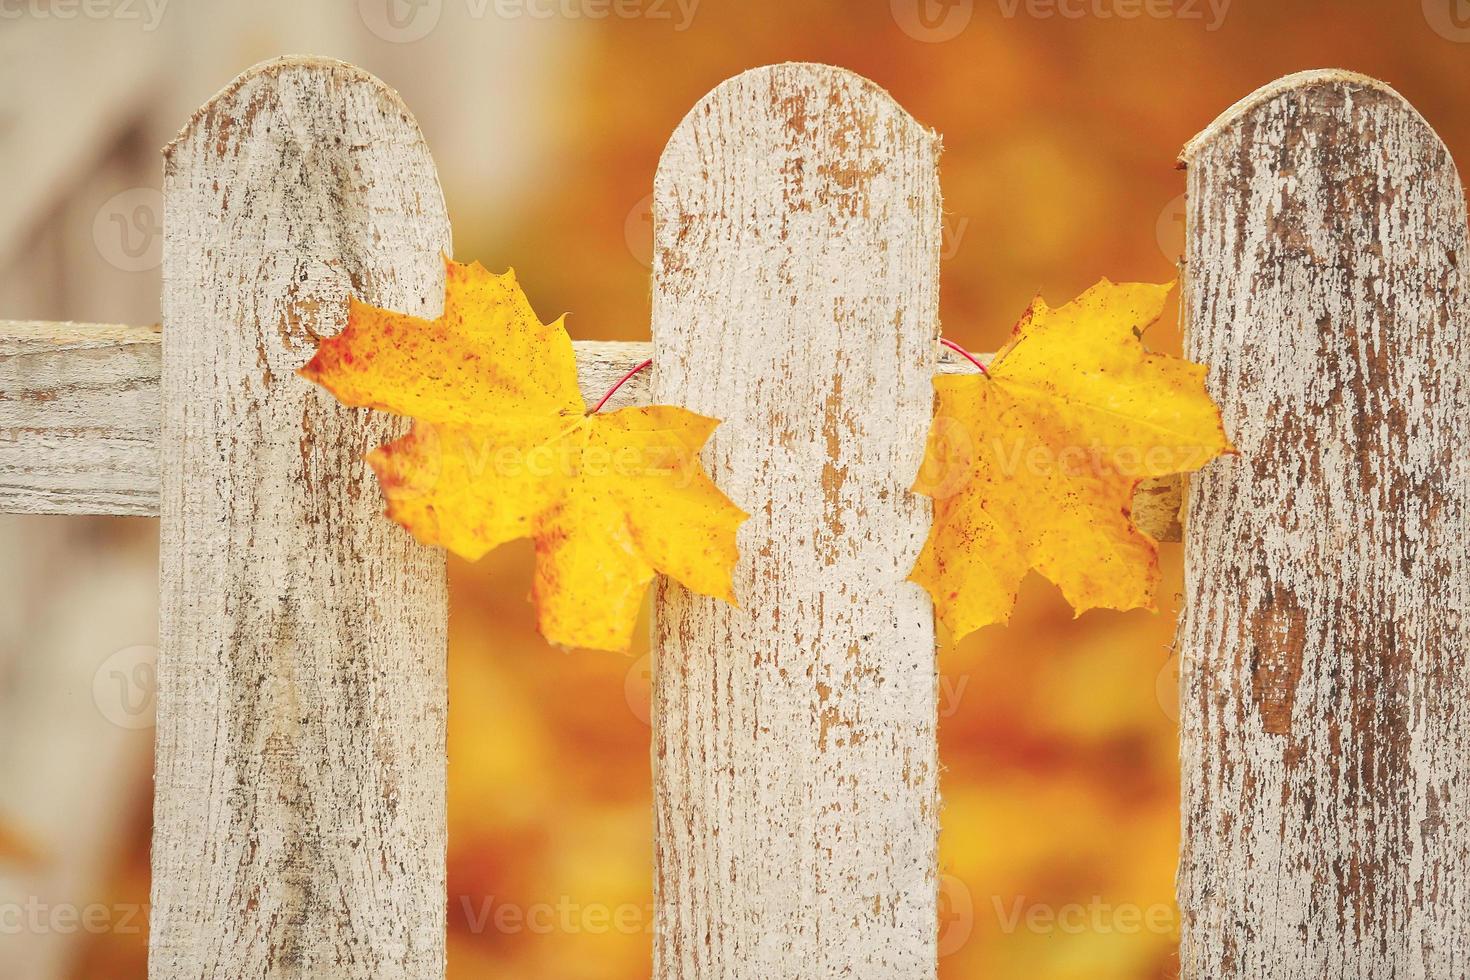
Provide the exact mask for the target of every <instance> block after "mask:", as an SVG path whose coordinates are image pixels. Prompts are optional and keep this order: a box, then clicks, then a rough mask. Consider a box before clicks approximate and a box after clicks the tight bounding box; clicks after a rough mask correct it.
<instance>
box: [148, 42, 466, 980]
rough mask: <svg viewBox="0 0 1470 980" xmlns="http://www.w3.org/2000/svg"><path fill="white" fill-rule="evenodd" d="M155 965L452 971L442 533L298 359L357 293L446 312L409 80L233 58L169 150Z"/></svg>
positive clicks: (382, 975)
mask: <svg viewBox="0 0 1470 980" xmlns="http://www.w3.org/2000/svg"><path fill="white" fill-rule="evenodd" d="M164 198H165V228H166V232H165V234H166V240H165V245H164V270H163V271H164V291H163V320H164V323H163V334H164V337H163V340H164V345H163V374H162V389H161V390H162V404H163V411H164V414H163V422H162V445H163V446H165V447H167V448H166V450H165V452H164V453H163V454H162V466H161V473H162V491H161V501H160V511H161V513H160V518H161V524H160V536H161V546H160V551H161V557H160V560H161V564H162V575H161V592H162V622H161V634H162V636H161V646H160V654H159V662H158V701H157V703H158V728H157V773H156V799H155V806H154V836H153V913H152V934H151V942H150V953H151V955H150V977H151V978H152V980H183V978H203V977H208V978H211V980H227V978H241V980H243V978H261V977H269V978H287V977H290V978H298V977H311V978H344V980H346V978H353V980H357V978H360V980H369V978H371V980H431V978H435V977H442V976H443V972H444V942H445V879H444V857H445V756H444V751H445V749H444V737H445V728H444V725H445V695H446V691H445V617H446V608H445V607H446V602H445V585H444V564H443V558H442V555H441V554H440V553H439V552H437V551H434V550H430V549H426V548H422V547H420V546H418V545H416V544H415V543H414V542H413V540H412V538H411V537H410V536H409V535H406V534H404V533H403V532H402V530H401V529H400V528H397V527H395V526H393V525H392V524H391V523H390V522H388V521H386V520H383V519H382V516H381V514H382V502H381V499H380V496H379V493H378V489H377V487H376V485H375V481H374V480H373V477H372V476H371V474H370V472H369V471H368V469H367V467H366V465H365V464H364V463H363V461H362V455H363V454H364V453H365V452H366V451H367V450H369V449H371V448H372V447H374V446H376V445H378V444H379V443H381V442H383V441H384V440H386V439H389V438H393V437H395V436H397V435H399V434H401V433H402V432H403V431H404V428H405V426H404V424H403V423H402V421H401V420H397V419H393V418H390V417H387V416H384V415H378V414H373V413H368V412H363V411H355V410H351V409H347V408H344V407H342V406H340V405H339V404H337V403H336V401H334V400H333V398H332V397H331V396H330V395H329V394H327V393H326V392H325V391H322V390H320V389H318V388H315V387H313V386H312V385H311V384H309V383H308V382H306V381H304V380H303V379H301V378H299V377H298V376H297V375H296V374H295V373H294V372H295V370H296V369H297V368H298V367H299V366H300V365H301V364H302V363H303V362H305V361H306V360H307V359H308V358H309V357H310V355H311V353H312V351H313V350H314V348H315V341H316V338H318V337H321V336H324V335H330V334H333V333H336V332H337V331H338V330H340V329H341V328H342V327H343V326H344V324H345V317H346V300H347V296H348V294H349V293H352V294H355V295H357V296H361V297H363V298H365V299H367V300H368V301H370V302H373V303H377V304H379V305H382V306H386V307H390V308H392V309H396V310H405V311H409V312H413V313H417V314H420V315H425V316H434V315H437V313H438V311H439V308H440V306H441V303H442V298H443V268H442V263H441V259H440V255H441V253H442V252H445V251H447V250H448V248H449V225H448V220H447V218H446V216H445V212H444V204H443V198H442V195H441V193H440V190H439V185H438V180H437V177H436V175H435V169H434V164H433V161H432V160H431V158H430V156H429V153H428V150H427V149H426V147H425V146H424V142H423V139H422V137H421V136H420V134H419V131H418V127H417V126H416V124H415V123H414V121H413V119H412V117H411V116H410V115H409V113H408V111H407V109H405V108H404V106H403V104H402V103H401V102H400V101H399V99H398V98H397V96H396V95H395V94H394V93H393V92H391V91H389V90H388V89H387V88H385V87H384V86H383V85H382V84H381V83H380V82H378V81H377V80H376V79H374V78H372V77H371V76H368V75H366V74H364V73H363V72H361V71H359V70H358V69H355V68H352V67H351V66H348V65H344V64H340V63H336V62H328V61H319V60H303V59H293V60H286V61H279V62H273V63H270V64H267V65H263V66H260V67H257V68H255V69H252V70H251V71H249V72H247V73H245V74H244V75H242V76H241V77H240V78H239V79H237V80H236V81H235V82H234V84H232V85H231V86H230V87H229V88H227V89H226V90H225V91H224V92H222V93H221V94H220V95H218V96H216V97H215V99H214V100H212V101H211V102H210V103H208V104H207V105H206V106H205V107H204V108H203V109H201V110H200V111H199V112H198V113H197V114H196V116H195V118H194V119H193V120H192V121H191V122H190V123H189V125H188V126H187V127H185V129H184V131H183V132H182V133H181V134H180V136H179V138H178V140H177V141H176V142H175V143H174V144H173V145H172V146H170V147H169V148H168V150H167V151H166V166H165V177H164Z"/></svg>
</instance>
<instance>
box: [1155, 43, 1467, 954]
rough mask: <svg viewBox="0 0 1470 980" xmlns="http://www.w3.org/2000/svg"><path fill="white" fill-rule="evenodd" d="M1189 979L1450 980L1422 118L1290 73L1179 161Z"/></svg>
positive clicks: (1449, 273)
mask: <svg viewBox="0 0 1470 980" xmlns="http://www.w3.org/2000/svg"><path fill="white" fill-rule="evenodd" d="M1184 159H1185V161H1186V163H1187V166H1188V170H1189V206H1188V224H1189V229H1188V242H1189V244H1188V257H1187V260H1188V273H1189V274H1188V294H1187V299H1186V304H1185V308H1186V315H1187V335H1188V340H1187V344H1186V348H1187V354H1188V356H1190V357H1192V358H1194V359H1196V360H1201V361H1204V362H1206V363H1208V364H1209V365H1210V389H1211V391H1212V393H1213V394H1214V396H1215V398H1216V399H1217V400H1218V401H1219V403H1220V405H1221V407H1222V409H1223V411H1224V414H1225V419H1226V427H1227V430H1228V431H1229V432H1230V435H1231V436H1232V438H1233V439H1234V440H1235V444H1236V445H1237V446H1238V447H1240V450H1241V456H1240V457H1239V458H1237V459H1232V460H1227V461H1222V462H1221V463H1217V464H1215V465H1214V466H1211V467H1210V468H1208V469H1207V470H1206V471H1205V472H1204V473H1203V474H1202V475H1200V476H1199V477H1197V478H1196V479H1195V481H1194V485H1193V488H1192V490H1191V493H1190V512H1189V516H1188V522H1187V527H1186V534H1185V539H1186V541H1187V574H1186V616H1185V620H1184V622H1183V623H1182V625H1181V637H1182V649H1181V665H1182V685H1183V696H1182V704H1181V714H1182V717H1181V725H1182V739H1183V750H1182V751H1183V768H1184V773H1183V793H1184V796H1183V831H1184V849H1183V855H1182V860H1181V868H1180V878H1179V902H1180V906H1181V911H1182V913H1183V936H1182V949H1181V958H1182V965H1183V975H1184V976H1185V977H1186V978H1190V980H1230V978H1249V980H1258V978H1269V980H1321V978H1324V977H1331V978H1333V980H1349V978H1357V980H1388V978H1435V980H1448V978H1451V977H1464V976H1467V975H1470V668H1467V663H1466V652H1467V648H1470V642H1467V641H1470V636H1467V630H1470V623H1467V622H1466V621H1465V619H1464V615H1465V612H1466V607H1467V599H1470V555H1467V548H1470V545H1467V538H1466V531H1465V529H1466V518H1467V516H1470V514H1467V510H1470V499H1467V498H1470V467H1467V453H1466V433H1467V432H1470V350H1467V342H1470V329H1467V327H1470V309H1467V288H1466V281H1465V272H1464V269H1465V265H1466V262H1467V260H1470V252H1467V249H1466V245H1467V242H1466V223H1465V218H1466V215H1465V202H1464V198H1463V195H1462V191H1461V183H1460V178H1459V175H1458V173H1457V172H1456V170H1455V166H1454V163H1453V162H1452V161H1451V160H1450V158H1449V156H1448V154H1447V153H1446V151H1445V148H1444V146H1443V145H1442V144H1441V143H1440V141H1439V139H1438V137H1437V136H1436V135H1435V134H1434V132H1433V131H1432V130H1431V129H1430V128H1429V126H1428V125H1427V124H1426V123H1425V122H1424V120H1423V119H1421V118H1420V117H1419V115H1418V114H1417V113H1416V112H1414V110H1413V109H1412V108H1411V107H1410V106H1409V105H1408V104H1407V103H1406V102H1404V100H1403V99H1402V98H1400V97H1399V96H1398V95H1397V94H1396V93H1394V92H1393V91H1392V90H1390V89H1389V88H1387V87H1386V86H1384V85H1382V84H1381V83H1379V82H1375V81H1373V80H1371V79H1367V78H1362V77H1359V76H1353V75H1348V74H1344V73H1341V72H1317V73H1311V74H1306V75H1297V76H1292V77H1290V78H1286V79H1282V80H1281V81H1279V82H1277V83H1275V84H1273V85H1271V86H1269V87H1267V88H1265V89H1263V90H1261V91H1260V92H1258V93H1256V94H1255V95H1253V96H1251V97H1250V98H1249V99H1247V100H1245V101H1244V102H1242V103H1240V104H1239V105H1237V106H1236V107H1235V108H1233V109H1231V110H1230V111H1229V112H1227V113H1226V114H1225V115H1224V116H1223V117H1221V119H1220V120H1219V121H1217V122H1216V123H1215V124H1213V125H1212V126H1211V127H1210V128H1209V129H1208V130H1206V131H1205V132H1204V133H1203V134H1201V136H1200V137H1198V138H1197V139H1196V140H1195V141H1194V142H1192V143H1191V144H1190V145H1189V147H1188V148H1187V149H1186V151H1185V154H1184Z"/></svg>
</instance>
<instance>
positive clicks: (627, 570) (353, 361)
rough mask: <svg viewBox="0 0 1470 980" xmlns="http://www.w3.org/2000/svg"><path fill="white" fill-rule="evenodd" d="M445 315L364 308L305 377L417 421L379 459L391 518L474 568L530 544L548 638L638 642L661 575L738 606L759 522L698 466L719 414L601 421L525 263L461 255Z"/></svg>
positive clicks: (600, 644) (670, 411)
mask: <svg viewBox="0 0 1470 980" xmlns="http://www.w3.org/2000/svg"><path fill="white" fill-rule="evenodd" d="M445 268H446V276H445V291H444V313H443V315H442V316H440V317H439V318H438V319H435V320H424V319H420V318H418V317H413V316H409V315H407V314H403V313H394V312H390V311H388V310H382V309H379V308H377V307H375V306H370V305H367V304H365V303H359V302H357V301H356V300H354V301H352V303H351V308H350V310H349V314H348V321H347V327H346V329H345V330H343V331H342V333H341V334H339V335H338V336H336V337H333V338H331V339H329V340H325V341H323V342H322V344H321V346H320V347H319V348H318V350H317V353H316V356H315V357H313V358H312V360H311V362H310V363H308V364H307V365H306V366H305V367H303V368H302V369H301V374H302V375H303V376H304V377H306V378H308V379H310V380H312V381H315V382H317V383H318V384H320V385H322V386H324V387H325V388H327V389H328V390H329V391H331V392H332V393H333V394H334V395H336V396H337V397H338V398H339V399H340V400H341V401H343V402H345V403H346V404H349V405H360V406H368V407H371V408H377V409H381V410H384V411H388V412H394V413H397V414H400V415H409V416H412V417H413V419H414V425H413V429H412V431H411V432H409V434H408V435H407V436H404V437H403V438H402V439H398V440H396V441H394V442H391V443H388V444H387V445H385V446H382V447H380V448H378V449H376V450H374V451H373V452H372V453H370V454H369V455H368V462H369V463H370V464H371V465H372V467H373V469H374V470H375V471H376V472H377V474H378V479H379V481H380V483H381V484H382V487H383V492H384V495H385V496H386V497H387V499H388V516H389V517H391V518H392V519H393V520H395V521H397V522H398V523H399V524H402V525H403V526H404V527H406V528H408V529H409V530H410V531H412V532H413V534H414V536H415V537H417V538H418V539H419V540H420V541H422V542H424V543H425V544H434V545H442V546H444V547H445V548H448V549H449V550H450V551H452V552H454V553H455V554H457V555H460V556H461V557H463V558H467V559H469V560H471V561H473V560H475V559H478V558H480V557H481V556H482V555H484V554H485V553H486V552H488V551H489V550H491V549H492V548H495V547H496V546H498V545H500V544H503V543H505V542H507V541H512V540H514V539H517V538H524V537H529V538H532V539H533V540H534V542H535V546H536V571H535V575H534V578H533V585H532V596H533V598H534V600H535V602H536V607H537V618H538V621H539V624H540V628H541V632H542V635H544V636H545V637H546V638H547V639H548V640H550V641H551V642H553V643H557V644H561V645H564V646H580V647H591V648H594V649H600V650H624V649H626V648H627V647H628V645H629V643H630V642H631V640H632V635H633V629H634V625H635V622H636V620H637V617H638V610H639V607H640V605H641V604H642V601H643V595H644V592H645V591H646V589H647V586H648V583H649V582H651V581H652V580H653V577H654V575H655V574H656V573H662V574H665V575H668V576H670V577H672V578H674V579H677V580H678V581H679V582H681V583H683V584H684V585H685V586H686V587H688V588H690V589H692V590H694V591H696V592H700V593H703V594H705V595H712V596H717V597H719V598H722V599H725V600H727V601H730V602H733V601H734V595H733V591H732V585H731V574H732V569H733V567H734V564H735V560H736V557H737V550H736V544H735V532H736V529H737V528H738V527H739V525H740V523H741V522H742V521H743V520H745V518H746V515H745V514H744V513H743V512H742V511H741V510H740V509H739V508H738V507H736V506H735V505H734V504H733V503H731V502H730V501H729V500H728V499H727V498H726V497H725V495H724V494H722V493H721V492H720V491H719V490H718V489H717V488H716V487H715V485H714V484H713V483H712V482H710V480H709V477H708V476H706V475H705V473H704V471H703V469H702V468H701V467H700V465H699V461H698V454H699V451H700V449H701V448H702V447H703V446H704V443H705V441H706V440H707V439H708V438H709V436H710V434H711V433H712V432H713V431H714V428H715V426H716V425H718V424H719V423H718V422H717V421H716V420H715V419H710V418H706V417H704V416H702V415H696V414H695V413H693V412H690V411H686V410H685V409H682V408H675V407H671V406H666V405H654V406H649V407H642V408H625V409H621V410H619V411H616V412H609V413H606V414H588V413H587V411H586V406H585V405H584V403H583V401H582V396H581V393H580V391H579V390H578V387H577V367H576V360H575V355H574V353H573V350H572V342H571V339H570V338H569V337H568V336H567V332H566V329H565V327H564V326H563V323H562V320H561V319H558V320H556V321H554V322H553V323H550V324H543V323H542V322H541V321H540V320H539V319H538V318H537V316H536V314H535V312H534V311H532V309H531V305H530V303H529V302H528V301H527V299H526V296H525V294H524V293H523V292H522V291H521V288H520V286H519V285H518V284H517V283H516V279H515V273H514V271H513V270H512V271H508V272H506V273H505V274H504V275H494V274H493V273H490V272H488V271H487V270H486V269H485V268H484V267H482V266H481V265H480V264H479V263H474V264H471V265H461V264H460V263H457V262H454V261H452V260H450V259H448V258H446V259H445Z"/></svg>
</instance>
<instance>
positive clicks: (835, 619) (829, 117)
mask: <svg viewBox="0 0 1470 980" xmlns="http://www.w3.org/2000/svg"><path fill="white" fill-rule="evenodd" d="M937 151H938V140H937V138H936V137H935V136H934V134H933V133H931V132H930V131H928V130H926V129H924V128H922V127H921V126H919V125H918V124H917V123H915V122H914V120H913V119H911V118H910V117H909V116H908V115H907V114H906V113H905V112H904V111H903V110H902V109H901V108H899V107H898V105H896V104H895V103H894V102H893V100H892V99H891V98H889V96H888V95H887V94H886V93H885V92H883V91H882V90H880V89H878V88H877V87H876V86H874V85H873V84H872V83H871V82H868V81H866V80H864V79H862V78H859V77H857V76H855V75H853V74H851V73H849V72H846V71H842V70H840V69H837V68H831V67H826V66H820V65H801V64H795V65H780V66H776V67H772V68H762V69H759V70H756V71H751V72H747V73H746V74H743V75H740V76H738V77H736V78H734V79H732V80H730V81H728V82H726V83H724V84H723V85H721V86H719V87H718V88H716V89H715V90H714V91H713V92H712V93H710V95H708V96H707V97H706V98H705V99H704V100H703V101H701V102H700V103H699V104H698V105H697V106H695V107H694V109H693V110H692V111H691V112H690V113H689V115H688V116H686V117H685V119H684V121H683V122H682V123H681V124H680V126H679V128H678V129H677V130H676V131H675V133H674V136H673V138H672V139H671V140H670V142H669V145H668V148H667V149H666V150H665V152H664V155H663V159H662V161H661V162H660V164H659V169H658V175H657V178H656V179H655V183H654V228H655V233H654V239H655V240H654V252H655V256H654V294H653V344H654V367H655V377H654V398H655V399H656V400H658V401H667V402H672V403H675V404H681V405H685V406H687V407H689V408H691V409H693V410H695V411H698V412H702V413H705V414H707V415H711V416H714V417H718V418H720V419H722V420H723V423H722V424H721V426H720V427H719V429H718V430H716V433H715V435H714V437H713V439H712V440H711V444H710V447H709V450H708V452H707V453H706V457H705V459H706V462H707V464H708V465H709V468H710V472H711V473H712V475H713V477H714V479H715V481H716V482H717V483H719V484H720V486H721V487H722V488H723V489H724V490H725V491H726V492H727V493H728V494H729V495H730V497H731V498H732V499H733V500H734V501H735V502H736V503H737V504H739V505H741V506H742V507H743V508H745V509H746V510H747V511H748V512H750V513H751V514H752V517H751V519H750V520H749V521H748V522H747V523H746V525H745V526H744V528H742V531H741V535H740V543H741V550H742V554H741V560H740V563H739V565H738V567H737V571H736V578H735V583H736V593H737V595H738V597H739V600H740V603H741V607H740V608H739V609H735V608H732V607H730V606H728V605H726V604H724V603H721V602H718V601H715V600H710V599H705V598H703V597H698V596H693V595H691V594H689V593H687V592H685V591H684V590H683V589H681V588H679V587H677V586H674V585H671V584H665V585H663V586H662V587H661V588H660V591H659V598H658V602H657V606H656V612H655V618H656V625H655V631H654V633H655V637H654V645H655V676H654V714H655V718H654V763H655V820H656V826H657V831H656V837H657V839H656V872H655V891H656V899H655V909H656V937H655V952H654V960H655V965H654V975H655V977H657V978H658V980H692V978H695V977H698V978H701V980H718V978H730V980H735V978H749V977H760V978H762V980H795V978H798V977H818V976H820V977H836V976H852V977H862V978H864V980H899V978H902V980H918V978H922V977H932V976H933V975H934V973H935V969H936V949H935V942H936V938H935V937H936V932H937V884H936V866H935V862H936V853H935V852H936V843H937V836H938V812H937V809H938V765H937V760H936V749H935V725H936V701H935V684H936V675H935V659H934V623H933V610H932V607H931V606H930V604H929V601H928V598H927V597H926V596H925V595H924V594H923V592H922V591H921V590H920V589H919V588H918V587H917V586H915V585H912V584H909V583H907V582H906V581H905V578H906V576H907V575H908V573H909V571H910V568H911V567H912V564H913V560H914V557H915V556H916V554H917V553H918V550H919V547H920V545H921V544H922V542H923V539H924V535H925V532H926V529H927V523H928V514H929V508H928V506H927V501H923V500H921V499H919V498H916V497H915V496H914V495H912V494H910V493H909V487H910V485H911V484H912V482H913V479H914V476H915V473H916V472H917V470H918V465H919V460H920V457H921V455H922V452H923V444H924V436H925V432H926V431H927V428H928V425H929V420H930V416H931V413H932V407H933V389H932V387H931V378H932V376H933V374H934V372H935V368H936V362H937V359H938V358H937V351H938V344H937V337H938V328H939V324H938V310H937V302H938V272H939V248H940V198H939V180H938V173H937V162H936V156H937Z"/></svg>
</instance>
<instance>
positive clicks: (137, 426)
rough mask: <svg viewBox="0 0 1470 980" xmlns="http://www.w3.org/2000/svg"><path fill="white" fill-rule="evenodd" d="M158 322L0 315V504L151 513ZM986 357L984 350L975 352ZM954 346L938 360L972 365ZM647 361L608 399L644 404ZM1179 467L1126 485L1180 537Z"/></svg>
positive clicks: (1144, 511) (607, 345)
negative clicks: (62, 320) (33, 319)
mask: <svg viewBox="0 0 1470 980" xmlns="http://www.w3.org/2000/svg"><path fill="white" fill-rule="evenodd" d="M159 339H160V338H159V333H158V328H157V327H131V326H116V325H113V324H106V323H45V322H28V321H15V320H0V513H11V514H121V515H134V516H144V517H157V516H158V453H159V451H160V447H159V445H158V373H159V369H160V359H161V355H162V345H161V344H160V343H159ZM573 346H574V347H576V350H577V383H578V385H579V386H580V387H581V389H582V397H583V398H584V399H586V400H587V401H588V403H589V404H595V403H596V402H597V400H598V399H599V398H601V397H602V395H603V394H604V393H605V392H606V391H607V390H608V389H609V388H611V387H612V386H613V383H614V382H616V381H617V380H618V379H619V378H621V377H622V376H623V375H624V374H625V373H626V372H627V371H628V369H629V368H631V367H633V366H634V365H636V364H640V363H642V362H643V361H644V360H646V359H648V358H649V357H651V356H653V355H652V349H653V348H652V345H650V344H648V343H647V342H643V341H620V340H578V341H575V342H574V343H573ZM979 356H980V357H981V358H982V359H985V358H988V357H989V355H986V354H981V355H979ZM972 370H974V368H972V367H971V366H970V365H969V363H968V362H967V361H965V360H964V359H963V358H961V357H960V356H959V355H957V354H955V353H954V352H953V351H949V350H943V351H941V352H940V361H939V371H940V373H941V374H942V373H946V372H961V371H972ZM649 384H650V381H649V373H648V372H646V371H645V372H643V373H642V374H639V375H637V376H636V377H634V378H633V379H632V380H631V381H629V382H628V383H627V384H626V385H624V386H623V388H622V389H621V390H619V391H618V393H617V394H616V395H614V396H613V399H612V401H610V402H608V405H607V408H608V410H609V411H611V410H613V409H618V408H623V407H625V406H628V405H646V404H649ZM1180 487H1181V483H1180V480H1179V479H1178V478H1177V477H1166V478H1164V479H1162V480H1150V481H1148V482H1146V483H1144V484H1143V485H1142V486H1140V487H1139V488H1138V491H1137V492H1136V493H1135V494H1134V496H1133V519H1134V521H1135V522H1136V523H1137V524H1138V526H1139V527H1140V528H1142V529H1143V530H1144V531H1145V532H1147V533H1148V534H1151V535H1153V536H1154V537H1156V538H1158V539H1159V540H1161V541H1178V540H1179V532H1180V524H1179V513H1180Z"/></svg>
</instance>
